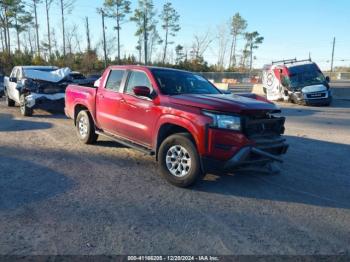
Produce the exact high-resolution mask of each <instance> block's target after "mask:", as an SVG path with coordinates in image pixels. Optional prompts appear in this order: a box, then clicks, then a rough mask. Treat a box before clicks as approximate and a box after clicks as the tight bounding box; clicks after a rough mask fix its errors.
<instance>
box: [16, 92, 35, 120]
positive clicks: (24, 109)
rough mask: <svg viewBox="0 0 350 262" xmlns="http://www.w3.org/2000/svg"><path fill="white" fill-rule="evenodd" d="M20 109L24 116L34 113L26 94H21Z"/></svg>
mask: <svg viewBox="0 0 350 262" xmlns="http://www.w3.org/2000/svg"><path fill="white" fill-rule="evenodd" d="M19 106H20V110H21V114H22V116H32V115H33V109H32V108H30V107H27V104H26V98H25V96H24V95H21V97H20V105H19Z"/></svg>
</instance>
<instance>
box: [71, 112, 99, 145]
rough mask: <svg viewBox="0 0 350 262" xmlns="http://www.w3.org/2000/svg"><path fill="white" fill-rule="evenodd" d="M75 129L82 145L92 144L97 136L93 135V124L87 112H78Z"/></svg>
mask: <svg viewBox="0 0 350 262" xmlns="http://www.w3.org/2000/svg"><path fill="white" fill-rule="evenodd" d="M75 124H76V128H77V134H78V137H79V140H80V141H82V142H83V143H84V144H94V143H95V142H96V141H97V138H98V135H97V134H96V133H95V124H94V121H93V120H92V118H91V116H90V114H89V113H88V112H87V111H80V112H79V114H78V116H77V118H76V123H75Z"/></svg>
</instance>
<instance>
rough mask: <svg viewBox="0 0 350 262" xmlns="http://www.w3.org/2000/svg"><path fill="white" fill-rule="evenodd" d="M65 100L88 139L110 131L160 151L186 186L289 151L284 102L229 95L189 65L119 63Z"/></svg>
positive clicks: (73, 88) (172, 177)
mask: <svg viewBox="0 0 350 262" xmlns="http://www.w3.org/2000/svg"><path fill="white" fill-rule="evenodd" d="M65 102H66V105H65V112H66V115H67V116H68V117H69V118H72V119H73V120H74V123H75V126H76V129H77V135H78V137H79V139H80V140H81V141H82V142H84V143H86V144H92V143H94V142H96V140H97V138H98V136H99V135H102V136H106V137H108V138H110V139H112V140H115V141H117V142H119V143H121V144H123V145H126V146H128V147H132V148H135V149H138V150H140V151H142V152H145V153H147V154H150V155H154V156H155V157H156V160H157V161H158V162H159V168H160V171H161V174H162V175H163V176H164V177H165V179H166V180H167V181H169V182H170V183H172V184H174V185H176V186H179V187H188V186H190V185H192V184H194V183H195V182H196V181H197V180H198V179H199V178H200V177H201V176H202V175H203V174H205V173H209V172H217V171H219V170H220V171H221V172H230V171H233V170H237V169H241V168H246V167H251V166H255V167H259V168H264V167H266V166H268V165H270V164H271V163H272V162H274V161H278V162H282V159H281V155H282V154H285V153H286V151H287V149H288V145H287V144H286V143H285V139H284V138H283V137H282V134H283V133H284V122H285V118H284V117H279V116H277V114H279V113H280V112H281V111H280V109H279V108H278V107H277V106H276V105H274V104H273V103H271V102H269V101H267V100H266V99H265V98H263V97H259V96H256V95H254V94H242V95H233V94H225V93H223V92H222V91H220V90H218V89H217V88H216V87H215V86H214V85H213V84H212V83H210V82H209V81H208V80H206V79H205V78H203V77H202V76H201V75H199V74H195V73H191V72H187V71H181V70H175V69H168V68H159V67H146V66H111V67H109V68H107V69H106V70H105V72H104V74H103V75H102V77H101V78H100V79H99V80H98V81H96V83H95V88H91V87H84V86H77V85H70V86H68V88H67V90H66V97H65Z"/></svg>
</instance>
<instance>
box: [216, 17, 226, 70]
mask: <svg viewBox="0 0 350 262" xmlns="http://www.w3.org/2000/svg"><path fill="white" fill-rule="evenodd" d="M216 31H217V36H216V41H217V47H218V64H217V65H218V68H219V70H224V68H225V58H226V53H227V47H228V43H229V39H228V36H229V30H228V26H227V24H226V23H224V24H222V25H219V26H218V27H217V30H216Z"/></svg>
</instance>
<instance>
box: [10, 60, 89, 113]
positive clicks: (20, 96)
mask: <svg viewBox="0 0 350 262" xmlns="http://www.w3.org/2000/svg"><path fill="white" fill-rule="evenodd" d="M75 77H76V74H74V72H72V71H71V70H70V69H69V68H58V67H55V66H16V67H14V68H13V70H12V73H11V75H10V77H5V94H6V103H7V105H8V106H15V104H16V103H17V104H19V106H20V109H21V113H22V115H24V116H31V115H32V114H33V109H35V108H37V107H44V106H47V105H49V106H52V105H53V104H56V105H57V104H58V105H61V107H62V109H63V105H64V96H65V90H66V87H67V85H68V84H71V83H77V84H80V82H79V81H81V79H80V78H81V77H80V78H79V79H77V80H76V79H75ZM82 83H84V84H86V85H89V84H90V85H91V83H92V84H93V83H94V81H92V80H86V79H84V82H82Z"/></svg>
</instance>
